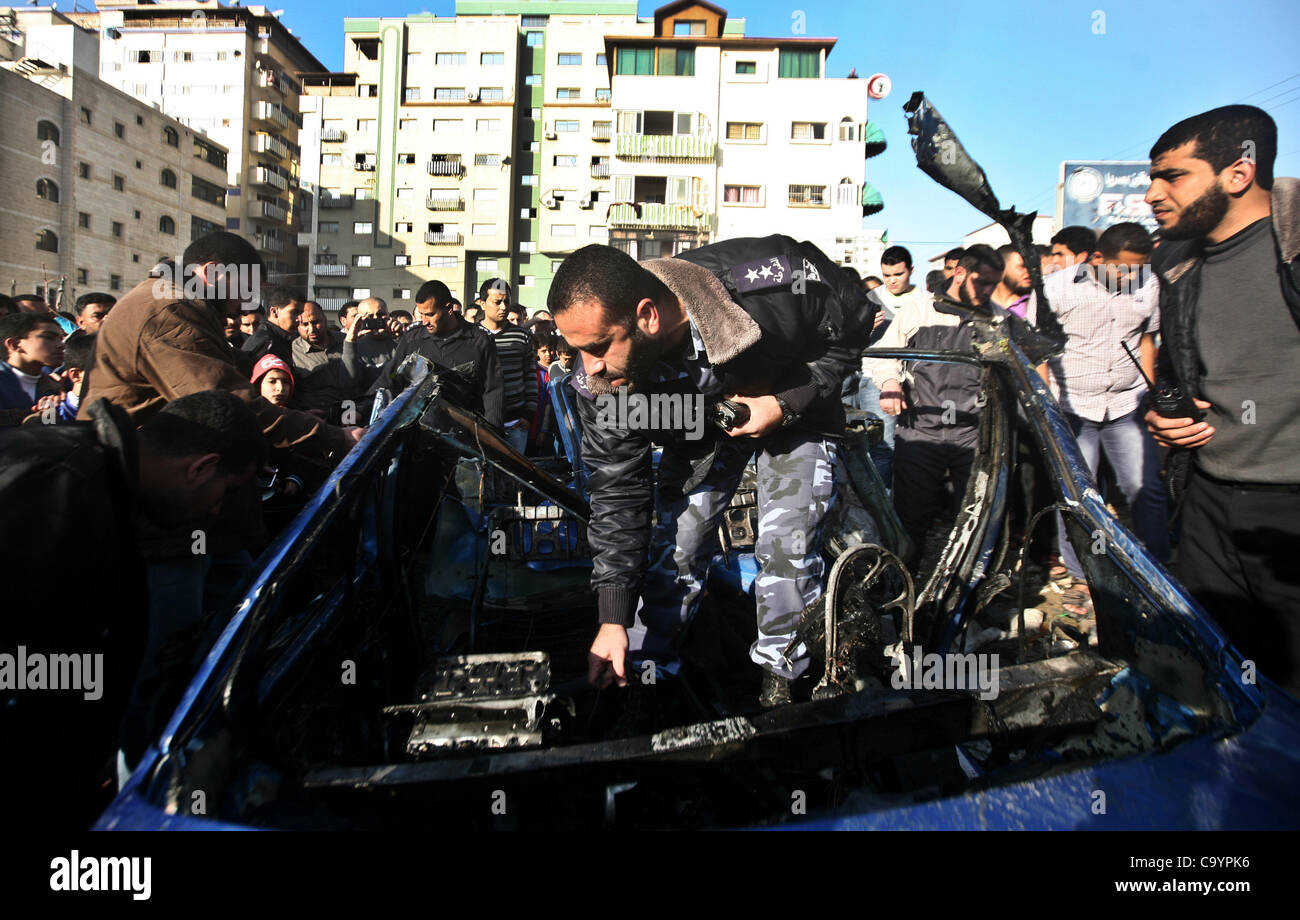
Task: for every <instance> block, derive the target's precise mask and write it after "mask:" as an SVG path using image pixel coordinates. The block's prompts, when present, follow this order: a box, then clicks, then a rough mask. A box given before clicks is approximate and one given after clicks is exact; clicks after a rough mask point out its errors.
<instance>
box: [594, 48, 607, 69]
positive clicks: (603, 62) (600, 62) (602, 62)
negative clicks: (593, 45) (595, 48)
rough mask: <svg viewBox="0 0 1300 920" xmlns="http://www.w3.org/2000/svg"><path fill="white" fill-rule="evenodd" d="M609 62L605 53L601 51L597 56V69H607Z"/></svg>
mask: <svg viewBox="0 0 1300 920" xmlns="http://www.w3.org/2000/svg"><path fill="white" fill-rule="evenodd" d="M607 61H608V58H606V57H605V52H603V51H601V52H600V53H599V54H597V55H596V66H597V67H605V66H608V65H607Z"/></svg>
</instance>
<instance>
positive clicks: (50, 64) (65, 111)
mask: <svg viewBox="0 0 1300 920" xmlns="http://www.w3.org/2000/svg"><path fill="white" fill-rule="evenodd" d="M98 55H99V39H98V36H97V35H96V34H95V33H94V32H92V31H88V30H86V29H84V28H82V27H81V26H79V25H78V24H76V23H74V22H73V21H72V20H71V19H70V18H69V17H67V16H65V15H64V14H62V13H59V12H56V11H55V10H53V9H49V8H46V9H15V8H0V124H3V125H4V126H5V130H4V132H3V134H0V151H3V158H2V159H3V162H4V164H5V178H6V181H5V183H4V184H3V186H0V210H3V212H4V214H5V219H4V220H3V221H0V283H2V284H3V285H4V286H5V288H6V290H8V291H12V292H16V293H20V294H22V293H32V292H35V293H40V294H42V295H44V296H45V297H46V298H47V299H48V300H51V301H52V302H53V301H55V300H56V299H57V300H58V302H59V303H60V304H61V307H62V308H64V309H68V308H70V307H71V305H72V303H73V302H74V301H75V300H76V298H77V297H78V296H80V295H81V294H84V293H87V292H89V291H110V292H124V291H126V290H128V289H130V288H132V287H134V286H135V285H136V284H138V283H139V282H140V281H141V280H143V279H144V277H145V276H146V274H147V273H148V271H149V269H150V268H151V267H152V266H153V265H154V264H156V263H157V262H158V261H159V260H160V259H163V258H172V259H178V258H179V257H180V254H181V253H182V252H183V251H184V249H185V247H186V246H187V245H189V243H190V241H191V240H192V239H193V238H194V237H195V236H199V235H202V234H204V233H208V232H210V231H212V230H214V229H218V228H220V227H222V226H224V223H225V192H226V185H225V181H226V180H225V176H226V157H227V151H226V148H225V147H224V146H222V145H221V144H219V143H216V142H215V141H213V140H212V139H211V138H208V137H206V136H204V135H203V133H202V132H200V131H196V130H193V129H191V128H189V127H187V126H185V125H183V124H181V123H180V122H179V121H177V120H176V119H174V118H169V117H168V116H166V115H164V114H163V113H161V112H159V111H158V110H157V109H156V108H155V107H153V106H151V105H148V104H146V103H144V102H141V101H139V100H136V99H134V98H132V97H131V96H129V95H127V94H126V93H123V92H121V91H119V90H118V89H115V88H114V87H112V86H109V85H107V84H105V83H104V82H102V81H101V80H100V79H99V77H98V73H99V59H98Z"/></svg>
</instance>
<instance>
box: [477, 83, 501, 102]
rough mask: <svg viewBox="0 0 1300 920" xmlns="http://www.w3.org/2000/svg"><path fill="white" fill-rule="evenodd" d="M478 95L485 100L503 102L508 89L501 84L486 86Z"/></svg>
mask: <svg viewBox="0 0 1300 920" xmlns="http://www.w3.org/2000/svg"><path fill="white" fill-rule="evenodd" d="M478 97H479V99H480V100H482V101H483V102H502V101H504V100H505V98H506V91H505V90H504V89H502V88H501V87H499V86H485V87H483V88H482V89H480V90H479V91H478Z"/></svg>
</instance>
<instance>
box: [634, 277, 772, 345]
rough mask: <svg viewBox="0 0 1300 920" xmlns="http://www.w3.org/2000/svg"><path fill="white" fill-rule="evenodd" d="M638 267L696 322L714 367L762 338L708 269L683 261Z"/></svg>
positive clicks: (754, 325) (761, 332)
mask: <svg viewBox="0 0 1300 920" xmlns="http://www.w3.org/2000/svg"><path fill="white" fill-rule="evenodd" d="M641 265H642V266H643V267H645V268H646V269H647V270H648V271H650V272H652V273H654V275H655V276H656V277H657V278H659V280H660V281H662V282H663V283H664V284H666V285H668V290H670V291H672V292H673V294H674V296H676V297H677V300H678V301H679V302H680V303H681V305H682V309H684V310H685V311H686V315H687V316H689V317H690V318H691V319H692V320H694V321H695V328H696V329H698V330H699V331H700V338H701V339H702V340H703V341H704V353H705V354H706V355H707V356H708V359H709V363H710V364H712V365H713V366H715V367H716V366H718V365H720V364H726V363H727V362H728V361H731V360H732V359H734V358H735V357H737V356H738V355H739V354H740V353H741V352H743V351H744V350H745V349H747V348H749V347H751V346H752V345H754V344H755V343H757V342H758V340H759V339H760V338H762V336H763V330H762V329H761V328H759V325H758V323H757V322H755V321H754V319H753V317H751V316H750V315H749V314H748V313H746V312H745V310H744V308H743V307H741V306H740V304H738V303H736V302H735V301H734V300H732V299H731V295H730V294H729V293H727V289H726V288H725V287H723V286H722V282H721V281H719V280H718V279H717V278H716V277H714V275H713V272H711V271H709V270H708V269H707V268H703V267H701V266H699V265H696V264H694V263H692V262H687V261H686V260H685V259H651V260H649V261H647V262H642V263H641Z"/></svg>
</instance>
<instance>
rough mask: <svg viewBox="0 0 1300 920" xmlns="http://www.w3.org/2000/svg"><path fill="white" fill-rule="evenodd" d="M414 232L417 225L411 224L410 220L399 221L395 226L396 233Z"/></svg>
mask: <svg viewBox="0 0 1300 920" xmlns="http://www.w3.org/2000/svg"><path fill="white" fill-rule="evenodd" d="M414 230H415V224H413V223H411V222H410V221H409V220H399V221H398V222H397V223H396V224H395V225H394V226H393V232H394V233H411V232H412V231H414ZM398 258H401V256H398Z"/></svg>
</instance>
